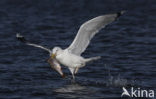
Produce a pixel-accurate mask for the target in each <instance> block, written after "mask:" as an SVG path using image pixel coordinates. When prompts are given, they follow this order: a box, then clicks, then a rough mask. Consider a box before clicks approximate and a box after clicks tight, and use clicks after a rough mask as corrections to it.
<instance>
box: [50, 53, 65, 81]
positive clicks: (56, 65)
mask: <svg viewBox="0 0 156 99" xmlns="http://www.w3.org/2000/svg"><path fill="white" fill-rule="evenodd" d="M54 55H55V54H54ZM54 55H53V54H52V56H51V57H50V58H49V59H48V63H49V64H50V66H51V68H52V69H54V70H55V71H57V72H58V73H59V74H60V75H61V76H62V78H65V75H64V73H63V72H62V68H61V66H60V64H59V63H58V62H57V60H56V59H55V58H54V57H55V56H54Z"/></svg>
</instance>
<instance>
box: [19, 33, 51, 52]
mask: <svg viewBox="0 0 156 99" xmlns="http://www.w3.org/2000/svg"><path fill="white" fill-rule="evenodd" d="M16 38H17V39H18V40H19V41H21V42H23V43H25V44H27V45H30V46H34V47H38V48H41V49H44V50H46V51H48V52H49V53H51V51H50V49H48V48H45V47H43V46H41V45H37V44H33V43H30V42H28V41H27V40H26V39H25V38H24V37H23V36H22V35H20V34H16Z"/></svg>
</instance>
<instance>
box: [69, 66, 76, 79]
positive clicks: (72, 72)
mask: <svg viewBox="0 0 156 99" xmlns="http://www.w3.org/2000/svg"><path fill="white" fill-rule="evenodd" d="M69 70H70V72H71V74H72V77H73V80H75V76H74V71H75V68H72V67H69Z"/></svg>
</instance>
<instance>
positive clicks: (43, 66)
mask: <svg viewBox="0 0 156 99" xmlns="http://www.w3.org/2000/svg"><path fill="white" fill-rule="evenodd" d="M120 10H126V11H127V12H126V13H125V14H124V15H123V16H121V17H120V19H119V20H117V21H116V22H114V23H112V24H111V25H108V26H107V27H106V28H105V29H103V30H101V31H100V32H99V34H97V35H96V36H95V38H93V40H92V42H91V44H90V45H89V47H88V48H87V50H86V52H85V53H83V56H84V57H92V56H99V55H100V56H102V59H101V60H98V61H96V62H93V63H90V64H87V66H86V67H84V68H83V69H80V70H79V73H78V74H77V75H76V82H75V83H72V82H71V77H72V76H71V75H70V72H69V70H68V69H67V68H65V67H63V71H64V73H65V74H66V75H67V77H66V78H65V79H62V78H61V77H60V75H59V74H57V73H56V72H55V71H53V70H52V69H51V68H50V66H49V64H48V63H47V62H46V60H47V59H48V53H46V52H44V51H43V50H41V49H37V48H33V47H30V46H26V45H24V44H22V43H20V42H19V41H17V40H16V38H15V34H16V33H18V32H20V33H21V34H22V35H24V36H25V37H26V38H28V39H29V40H30V41H31V42H34V43H37V44H40V45H44V46H46V47H48V48H53V47H54V46H61V47H62V48H66V47H68V46H69V45H70V43H71V42H72V40H73V39H74V37H75V35H76V33H77V31H78V29H79V26H80V25H81V24H82V23H83V22H85V21H87V20H89V19H91V18H93V17H96V16H98V15H102V14H106V13H113V12H117V11H120ZM155 12H156V2H155V0H141V1H140V0H135V1H132V0H124V1H123V0H105V1H104V0H98V1H95V0H77V1H75V0H69V1H65V0H64V1H63V0H59V1H57V0H44V1H43V0H42V1H41V0H29V1H28V0H1V2H0V45H1V47H0V52H1V53H0V58H1V59H0V98H1V99H51V98H67V99H68V98H81V99H82V98H84V99H90V98H91V99H99V98H106V99H108V98H114V97H118V98H120V96H121V93H122V87H123V86H125V87H126V88H127V89H129V88H130V87H136V88H137V87H140V88H143V89H153V90H155V89H156V79H155V76H156V61H155V60H156V50H155V49H156V34H155V31H156V30H155V27H156V24H155V23H156V13H155Z"/></svg>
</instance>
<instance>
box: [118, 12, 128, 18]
mask: <svg viewBox="0 0 156 99" xmlns="http://www.w3.org/2000/svg"><path fill="white" fill-rule="evenodd" d="M125 12H126V11H120V12H118V13H117V18H118V17H120V16H121V15H122V14H124V13H125Z"/></svg>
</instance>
